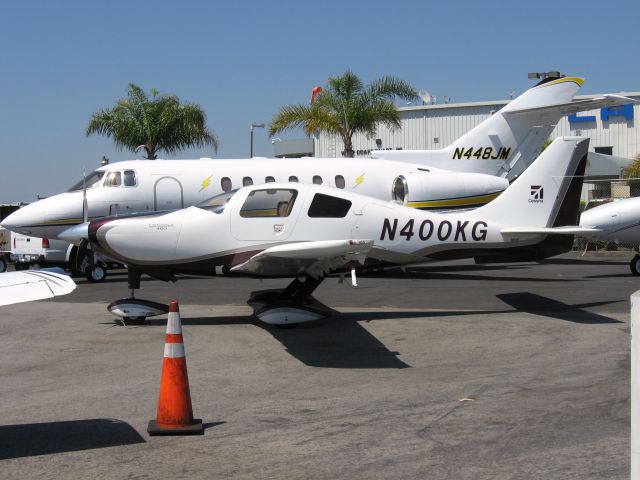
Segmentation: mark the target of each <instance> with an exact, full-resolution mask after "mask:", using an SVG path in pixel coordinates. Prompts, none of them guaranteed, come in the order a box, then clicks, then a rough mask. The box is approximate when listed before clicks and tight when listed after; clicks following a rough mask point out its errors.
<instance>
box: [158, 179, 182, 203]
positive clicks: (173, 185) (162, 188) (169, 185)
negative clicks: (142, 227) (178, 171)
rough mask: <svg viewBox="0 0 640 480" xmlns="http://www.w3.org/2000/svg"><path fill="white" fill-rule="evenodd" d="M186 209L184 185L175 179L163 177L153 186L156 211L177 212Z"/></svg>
mask: <svg viewBox="0 0 640 480" xmlns="http://www.w3.org/2000/svg"><path fill="white" fill-rule="evenodd" d="M179 208H184V192H183V189H182V184H181V183H180V182H179V181H178V180H177V179H176V178H174V177H162V178H159V179H158V180H156V183H155V185H154V186H153V209H154V210H177V209H179Z"/></svg>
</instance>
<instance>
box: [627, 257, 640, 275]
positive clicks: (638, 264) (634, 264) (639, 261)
mask: <svg viewBox="0 0 640 480" xmlns="http://www.w3.org/2000/svg"><path fill="white" fill-rule="evenodd" d="M629 268H630V269H631V273H633V274H634V275H640V255H636V256H635V257H633V259H632V260H631V263H629Z"/></svg>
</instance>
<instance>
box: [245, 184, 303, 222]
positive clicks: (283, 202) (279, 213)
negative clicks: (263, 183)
mask: <svg viewBox="0 0 640 480" xmlns="http://www.w3.org/2000/svg"><path fill="white" fill-rule="evenodd" d="M297 196H298V191H297V190H290V189H270V190H254V191H253V192H251V193H250V194H249V196H248V197H247V199H246V200H245V201H244V205H242V208H241V209H240V216H241V217H245V218H255V217H288V216H289V215H290V214H291V209H292V208H293V204H294V202H295V200H296V197H297Z"/></svg>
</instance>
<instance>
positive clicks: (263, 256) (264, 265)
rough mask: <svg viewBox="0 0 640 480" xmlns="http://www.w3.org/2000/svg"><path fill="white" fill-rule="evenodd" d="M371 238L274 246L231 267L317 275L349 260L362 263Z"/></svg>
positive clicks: (264, 272)
mask: <svg viewBox="0 0 640 480" xmlns="http://www.w3.org/2000/svg"><path fill="white" fill-rule="evenodd" d="M372 246H373V240H322V241H318V242H296V243H286V244H283V245H276V246H273V247H270V248H267V249H266V250H263V251H262V252H260V253H258V254H256V255H254V256H253V257H251V258H250V259H249V260H247V261H246V262H244V263H241V264H240V265H236V266H235V267H232V268H231V271H232V272H239V273H245V274H249V275H252V274H254V275H257V274H260V275H273V276H278V275H284V276H295V275H301V274H307V275H310V276H311V277H314V278H317V277H320V276H322V275H324V274H326V273H328V272H330V271H331V270H334V269H336V268H339V267H342V266H344V265H346V264H348V263H349V262H351V261H358V262H360V263H362V262H364V259H365V258H366V254H367V252H369V250H371V247H372Z"/></svg>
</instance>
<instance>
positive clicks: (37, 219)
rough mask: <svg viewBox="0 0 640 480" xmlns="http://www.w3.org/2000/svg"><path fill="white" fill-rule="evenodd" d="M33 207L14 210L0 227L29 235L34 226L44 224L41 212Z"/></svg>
mask: <svg viewBox="0 0 640 480" xmlns="http://www.w3.org/2000/svg"><path fill="white" fill-rule="evenodd" d="M34 205H35V204H34ZM34 205H27V206H24V207H22V208H20V209H18V210H16V211H15V212H13V213H12V214H11V215H9V216H8V217H7V218H5V219H4V220H3V221H2V223H0V226H2V227H4V228H6V229H7V230H11V231H13V232H17V233H24V234H27V235H28V234H30V233H31V230H32V229H33V228H34V227H35V226H36V225H38V224H41V223H43V222H44V214H43V212H42V210H40V209H38V208H34Z"/></svg>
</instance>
